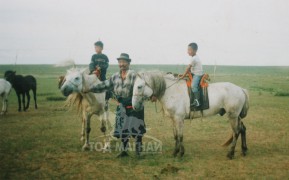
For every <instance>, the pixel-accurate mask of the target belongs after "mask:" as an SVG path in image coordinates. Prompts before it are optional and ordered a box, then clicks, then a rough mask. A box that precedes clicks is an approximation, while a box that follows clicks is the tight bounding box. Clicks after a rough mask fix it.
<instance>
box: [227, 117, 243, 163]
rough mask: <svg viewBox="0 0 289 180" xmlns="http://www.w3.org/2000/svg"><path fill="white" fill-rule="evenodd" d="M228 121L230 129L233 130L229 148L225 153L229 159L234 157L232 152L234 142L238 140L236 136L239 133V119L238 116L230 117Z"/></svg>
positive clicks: (233, 151) (234, 145)
mask: <svg viewBox="0 0 289 180" xmlns="http://www.w3.org/2000/svg"><path fill="white" fill-rule="evenodd" d="M230 123H231V127H232V130H233V141H232V143H231V147H230V150H229V152H228V154H227V157H228V158H229V159H233V157H234V154H235V147H236V144H237V140H238V137H239V134H240V121H239V118H237V117H236V118H230Z"/></svg>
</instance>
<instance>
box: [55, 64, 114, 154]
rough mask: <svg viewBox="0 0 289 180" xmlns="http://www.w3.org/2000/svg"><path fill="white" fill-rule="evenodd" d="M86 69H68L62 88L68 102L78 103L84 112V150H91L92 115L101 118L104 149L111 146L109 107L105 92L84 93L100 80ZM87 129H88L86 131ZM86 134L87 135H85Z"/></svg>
mask: <svg viewBox="0 0 289 180" xmlns="http://www.w3.org/2000/svg"><path fill="white" fill-rule="evenodd" d="M85 71H86V70H85V69H78V68H72V69H70V70H68V71H67V74H66V75H65V77H64V79H63V80H62V82H61V84H60V90H61V92H62V93H63V95H64V96H68V98H67V102H68V104H70V105H71V104H74V105H77V107H78V110H80V111H81V112H82V132H81V140H84V138H85V144H84V145H83V147H82V149H83V150H89V149H90V148H91V147H90V144H89V133H90V130H91V128H90V119H91V116H92V115H94V114H95V115H97V116H98V117H99V119H100V120H101V125H102V126H101V128H100V129H101V131H102V132H103V133H104V136H105V137H106V138H105V145H104V148H103V149H104V150H106V149H108V148H109V137H108V136H106V134H105V133H106V127H107V125H108V124H107V123H108V111H107V110H108V107H106V103H105V93H82V91H83V89H85V88H87V87H90V86H91V84H95V83H99V82H100V80H99V79H98V78H97V77H96V75H95V74H92V75H88V74H87V73H85ZM85 130H86V131H85ZM85 135H86V136H85Z"/></svg>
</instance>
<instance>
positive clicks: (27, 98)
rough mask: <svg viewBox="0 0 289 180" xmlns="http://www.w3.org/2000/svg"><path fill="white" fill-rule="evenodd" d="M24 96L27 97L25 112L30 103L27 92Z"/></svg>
mask: <svg viewBox="0 0 289 180" xmlns="http://www.w3.org/2000/svg"><path fill="white" fill-rule="evenodd" d="M26 96H27V104H26V107H25V109H24V110H25V111H26V110H27V109H28V108H29V103H30V94H29V91H27V92H26Z"/></svg>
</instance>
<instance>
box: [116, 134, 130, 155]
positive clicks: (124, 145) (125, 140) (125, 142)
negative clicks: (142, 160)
mask: <svg viewBox="0 0 289 180" xmlns="http://www.w3.org/2000/svg"><path fill="white" fill-rule="evenodd" d="M128 141H129V139H128V138H123V139H121V142H122V150H121V152H120V153H119V154H118V155H117V156H116V157H117V158H123V157H127V156H129V155H128V153H127V145H128Z"/></svg>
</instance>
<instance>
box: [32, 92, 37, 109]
mask: <svg viewBox="0 0 289 180" xmlns="http://www.w3.org/2000/svg"><path fill="white" fill-rule="evenodd" d="M32 92H33V98H34V104H35V109H37V102H36V87H35V88H33V89H32Z"/></svg>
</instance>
